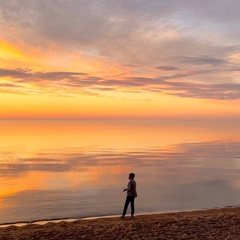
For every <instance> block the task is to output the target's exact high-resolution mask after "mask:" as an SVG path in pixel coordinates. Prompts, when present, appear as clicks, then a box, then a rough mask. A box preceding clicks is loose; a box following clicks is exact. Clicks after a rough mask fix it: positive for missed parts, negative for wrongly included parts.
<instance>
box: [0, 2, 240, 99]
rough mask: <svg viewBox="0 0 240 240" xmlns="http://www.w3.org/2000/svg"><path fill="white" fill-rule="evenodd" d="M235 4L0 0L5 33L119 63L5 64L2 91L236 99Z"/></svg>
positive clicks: (238, 80) (12, 39) (238, 17)
mask: <svg viewBox="0 0 240 240" xmlns="http://www.w3.org/2000/svg"><path fill="white" fill-rule="evenodd" d="M226 11H227V13H228V14H227V15H226ZM239 11H240V5H239V4H238V0H230V1H221V3H216V2H208V3H207V4H206V3H203V1H201V0H196V1H189V0H183V1H181V2H180V1H176V0H171V1H169V0H163V1H157V0H156V1H155V0H154V1H150V2H149V1H147V0H138V1H136V0H134V1H127V0H122V1H113V0H108V1H102V2H101V3H100V2H99V1H97V0H92V1H86V0H71V1H67V2H66V1H61V0H59V1H52V0H50V1H49V0H41V1H38V0H23V1H8V0H2V1H0V27H2V28H3V29H8V31H2V32H1V37H2V38H3V39H5V40H7V41H10V42H12V43H13V44H19V45H21V44H22V43H24V44H22V45H21V46H22V48H23V49H24V47H25V48H27V47H26V46H31V47H33V48H36V49H40V50H39V51H43V52H44V51H46V50H49V49H51V47H52V48H54V46H58V48H62V49H65V50H66V51H65V52H66V53H68V54H69V55H71V54H75V53H81V54H84V55H85V56H90V57H92V58H94V59H96V61H98V62H101V61H102V58H104V59H107V60H108V63H109V62H114V63H116V66H119V69H118V71H117V73H114V74H113V73H111V70H107V66H106V70H105V69H103V71H106V72H107V71H109V72H108V73H106V72H105V73H106V74H105V77H104V76H99V75H98V74H94V71H91V72H90V71H88V70H86V71H83V72H82V71H72V70H67V71H64V70H61V66H58V67H57V69H59V70H57V71H34V70H32V69H34V67H31V65H30V66H29V68H27V69H26V68H23V67H22V66H19V67H18V68H15V69H11V68H7V67H5V68H1V69H0V78H1V80H3V82H2V85H1V86H0V87H1V89H0V91H2V92H4V91H6V92H9V91H13V90H14V92H17V91H19V92H21V93H26V94H27V93H30V92H31V90H30V88H31V86H30V84H31V85H32V86H34V87H35V88H36V89H35V90H32V93H33V92H34V91H38V90H39V92H41V93H43V94H44V93H46V92H47V93H51V92H55V94H59V95H61V94H66V93H71V94H81V93H82V94H93V95H94V94H101V93H104V92H106V91H114V90H118V91H127V90H128V91H132V89H133V88H134V90H135V91H138V92H145V91H148V92H152V93H154V94H157V93H158V92H159V93H160V92H164V93H165V94H170V95H176V96H179V97H189V98H206V99H239V98H240V96H239V95H240V93H239V84H240V78H239V63H240V59H239V58H238V57H236V56H237V54H238V52H239V50H240V45H239V42H238V41H237V39H239V37H240V34H239V32H240V31H239V30H240V27H239V24H237V23H238V22H239V21H240V15H239ZM18 39H19V41H18ZM56 58H58V55H57V53H56ZM61 58H63V59H64V56H61ZM4 60H5V58H4V57H2V59H1V61H2V62H4ZM29 64H30V63H29ZM51 64H52V63H51ZM89 65H91V67H92V66H93V64H92V63H89ZM46 66H48V63H47V62H46ZM51 66H52V65H51ZM77 66H81V62H79V63H78V65H77ZM116 66H114V68H116ZM54 67H55V66H54ZM54 69H56V68H54ZM69 69H70V68H69ZM71 69H73V68H71ZM74 69H77V67H75V68H74ZM80 69H81V68H80ZM86 69H88V68H86ZM111 69H112V68H111ZM106 76H107V77H106ZM126 88H128V89H126ZM133 92H134V91H133Z"/></svg>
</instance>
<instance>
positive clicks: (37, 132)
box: [0, 120, 240, 224]
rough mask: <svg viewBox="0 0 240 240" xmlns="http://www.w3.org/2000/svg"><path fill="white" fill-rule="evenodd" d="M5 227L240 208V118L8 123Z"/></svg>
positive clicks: (1, 185)
mask: <svg viewBox="0 0 240 240" xmlns="http://www.w3.org/2000/svg"><path fill="white" fill-rule="evenodd" d="M0 132H1V135H0V136H1V139H0V140H1V141H0V224H2V223H11V222H23V221H35V220H42V219H44V220H45V219H59V218H81V217H89V216H103V215H115V214H118V215H121V212H122V208H123V204H124V201H125V193H123V192H122V190H123V189H124V188H125V187H126V185H127V182H128V174H129V173H130V172H134V173H135V174H136V182H137V189H138V198H137V199H136V213H137V214H140V213H150V212H166V211H180V210H191V209H203V208H213V207H224V206H236V205H238V204H239V199H240V192H239V188H240V178H239V176H240V174H239V169H240V126H239V124H238V121H213V120H211V121H200V120H199V121H196V120H195V121H194V120H192V121H190V120H186V121H183V120H181V121H177V120H176V121H166V120H61V121H60V120H58V121H57V120H51V121H50V120H49V121H48V120H42V121H40V120H35V121H1V124H0Z"/></svg>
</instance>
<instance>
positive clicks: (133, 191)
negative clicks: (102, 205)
mask: <svg viewBox="0 0 240 240" xmlns="http://www.w3.org/2000/svg"><path fill="white" fill-rule="evenodd" d="M134 178H135V174H134V173H129V177H128V179H129V182H128V185H127V188H125V189H124V190H123V192H125V191H127V197H126V201H125V204H124V208H123V213H122V216H121V218H124V217H125V215H126V213H127V209H128V205H129V203H131V217H133V216H134V211H135V206H134V200H135V198H136V197H137V184H136V182H135V180H134Z"/></svg>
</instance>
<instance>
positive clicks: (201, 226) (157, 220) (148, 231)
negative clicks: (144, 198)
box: [0, 208, 240, 240]
mask: <svg viewBox="0 0 240 240" xmlns="http://www.w3.org/2000/svg"><path fill="white" fill-rule="evenodd" d="M0 239H1V240H11V239H22V240H23V239H25V240H33V239H34V240H38V239H41V240H42V239H44V240H45V239H48V240H49V239H56V240H66V239H68V240H73V239H74V240H75V239H94V240H95V239H96V240H97V239H114V240H116V239H121V240H123V239H149V240H150V239H151V240H154V239H171V240H173V239H191V240H193V239H198V240H201V239H204V240H206V239H216V240H221V239H225V240H226V239H232V240H237V239H240V208H223V209H212V210H204V211H192V212H179V213H163V214H153V215H139V216H136V217H135V218H130V217H126V219H125V220H121V219H119V218H116V217H114V218H100V219H90V220H77V221H74V222H60V223H51V222H50V223H47V224H45V225H37V224H29V225H27V226H22V227H16V226H9V227H5V228H0Z"/></svg>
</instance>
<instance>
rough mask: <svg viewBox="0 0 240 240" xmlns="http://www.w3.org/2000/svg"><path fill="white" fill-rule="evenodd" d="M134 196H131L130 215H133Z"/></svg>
mask: <svg viewBox="0 0 240 240" xmlns="http://www.w3.org/2000/svg"><path fill="white" fill-rule="evenodd" d="M134 200H135V197H131V216H132V217H133V216H134V212H135V206H134Z"/></svg>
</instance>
